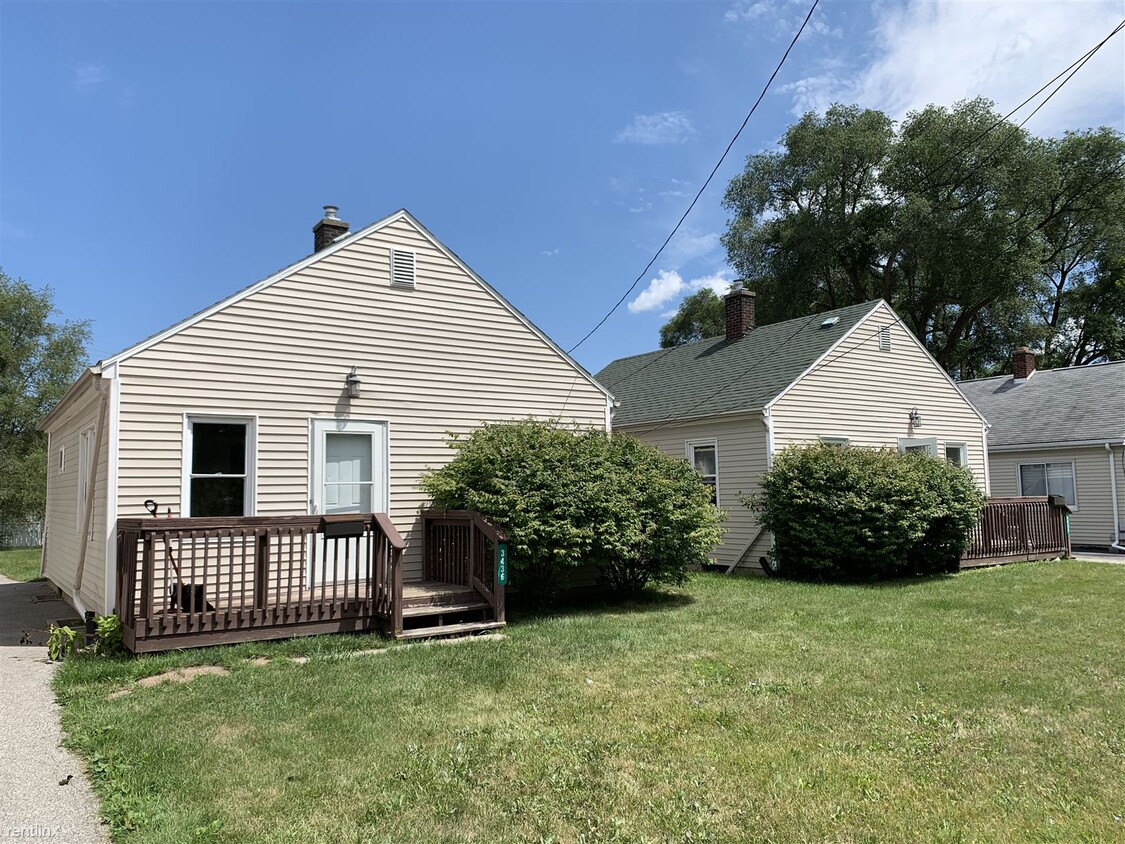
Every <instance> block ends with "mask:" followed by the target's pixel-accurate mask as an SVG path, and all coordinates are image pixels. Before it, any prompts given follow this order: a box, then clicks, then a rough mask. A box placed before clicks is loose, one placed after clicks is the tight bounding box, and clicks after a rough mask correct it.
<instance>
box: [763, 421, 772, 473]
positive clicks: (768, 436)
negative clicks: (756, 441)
mask: <svg viewBox="0 0 1125 844" xmlns="http://www.w3.org/2000/svg"><path fill="white" fill-rule="evenodd" d="M762 424H763V425H765V426H766V470H767V471H768V470H770V469H772V468H773V417H772V416H771V415H770V409H769V408H768V407H767V408H766V409H765V410H763V411H762Z"/></svg>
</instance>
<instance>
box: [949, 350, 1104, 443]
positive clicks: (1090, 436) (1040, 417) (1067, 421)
mask: <svg viewBox="0 0 1125 844" xmlns="http://www.w3.org/2000/svg"><path fill="white" fill-rule="evenodd" d="M958 386H959V387H960V388H961V392H963V393H964V394H965V396H966V397H967V398H968V399H969V401H971V402H972V403H973V404H975V405H976V406H977V409H978V410H979V411H980V412H981V413H983V414H984V416H985V418H986V419H988V421H989V422H990V423H991V425H992V428H991V430H989V432H988V444H989V446H990V447H992V446H1019V445H1034V444H1041V443H1069V442H1073V443H1079V442H1090V441H1095V440H1100V441H1102V442H1108V441H1114V442H1125V361H1116V362H1113V363H1101V364H1093V365H1090V366H1072V367H1068V368H1067V369H1037V370H1035V372H1033V373H1032V374H1031V377H1030V378H1028V379H1027V380H1026V381H1025V382H1024V383H1022V384H1016V383H1015V382H1014V381H1013V379H1012V376H1010V375H999V376H997V377H995V378H981V379H978V380H975V381H961V382H960V383H959V384H958Z"/></svg>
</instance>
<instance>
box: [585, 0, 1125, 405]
mask: <svg viewBox="0 0 1125 844" xmlns="http://www.w3.org/2000/svg"><path fill="white" fill-rule="evenodd" d="M810 14H811V12H810ZM807 22H808V19H807V18H806V23H807ZM1122 29H1125V20H1123V21H1121V22H1120V23H1118V24H1117V26H1116V27H1114V29H1113V30H1112V31H1111V32H1110V33H1109V34H1108V35H1107V36H1105V38H1103V39H1102V40H1101V41H1099V42H1098V43H1097V44H1095V45H1094V46H1093V47H1091V48H1090V49H1089V50H1087V51H1086V52H1085V53H1083V54H1082V55H1081V56H1079V57H1078V58H1077V59H1075V60H1074V61H1073V62H1071V63H1070V64H1069V65H1067V66H1066V67H1065V68H1063V69H1062V70H1061V71H1059V72H1058V73H1057V74H1055V75H1054V76H1053V77H1052V78H1051V79H1049V80H1047V81H1046V82H1045V83H1044V84H1043V85H1041V86H1040V87H1039V88H1038V89H1036V90H1035V91H1034V92H1033V93H1032V94H1031V95H1029V96H1028V97H1026V98H1025V99H1024V100H1023V101H1022V102H1021V103H1020V104H1019V105H1017V106H1016V107H1015V108H1013V109H1012V110H1011V111H1009V112H1008V113H1007V114H1005V115H1003V116H1002V117H998V118H997V119H996V120H994V121H993V122H992V123H990V124H989V125H988V126H987V127H986V128H985V129H984V130H983V131H982V132H980V133H979V134H977V135H976V136H974V137H973V138H972V139H970V140H969V142H968V143H966V144H964V145H962V146H961V147H960V148H958V149H957V150H955V151H954V152H952V153H951V154H950V155H948V156H947V157H946V158H944V159H942V160H941V161H940V162H939V163H938V164H937V166H936V167H934V168H933V169H932V170H929V171H927V173H925V174H923V176H922V178H921V179H920V180H919V182H918V184H917V185H916V186H915V188H920V187H922V182H923V180H927V179H928V180H929V181H930V182H931V183H932V182H933V180H934V177H935V176H937V175H938V174H939V173H940V172H941V171H942V170H943V169H945V168H946V167H947V166H948V165H950V164H952V163H953V162H954V161H957V160H958V159H959V158H960V157H961V156H962V155H963V154H964V153H965V152H968V150H970V149H971V148H972V147H974V146H976V145H977V144H978V143H980V142H981V141H982V140H984V139H985V138H986V137H988V136H989V135H990V134H992V132H993V131H995V130H996V128H997V127H999V126H1001V125H1003V124H1004V123H1005V122H1006V121H1008V120H1009V119H1010V118H1011V117H1012V116H1013V115H1015V114H1016V112H1018V111H1020V110H1021V109H1023V108H1024V106H1026V105H1028V104H1029V103H1030V102H1032V101H1033V100H1034V99H1035V98H1036V97H1038V96H1039V95H1040V94H1042V93H1043V92H1044V91H1046V90H1047V89H1048V88H1050V87H1051V86H1052V85H1054V83H1056V82H1059V80H1060V79H1062V81H1061V82H1059V84H1058V86H1057V87H1056V88H1055V89H1054V90H1053V91H1051V93H1050V94H1049V95H1048V96H1047V97H1046V98H1045V99H1044V100H1043V102H1041V103H1039V105H1037V106H1036V107H1035V109H1034V110H1033V111H1032V112H1031V113H1030V114H1028V115H1027V117H1025V118H1024V119H1023V120H1022V121H1021V122H1020V123H1019V124H1018V126H1014V127H1012V129H1011V132H1010V133H1009V136H1008V137H1007V138H1006V139H1004V141H1002V142H1001V143H1000V144H997V146H996V147H995V148H994V149H993V150H992V151H991V152H990V153H988V155H986V156H985V157H984V158H982V159H981V160H980V161H979V162H977V164H976V165H975V166H974V167H972V168H971V169H970V170H969V172H968V173H966V174H965V178H968V177H969V176H971V175H973V174H974V173H975V172H976V171H978V170H979V169H980V168H981V167H983V166H984V165H985V164H986V163H988V161H989V160H990V159H991V158H992V157H993V156H995V155H996V154H998V153H999V152H1001V151H1002V150H1003V149H1004V148H1005V147H1006V146H1007V145H1008V144H1009V143H1011V141H1012V140H1014V139H1015V138H1016V137H1017V136H1018V133H1019V130H1020V129H1022V128H1023V127H1024V126H1025V125H1026V124H1027V122H1028V121H1029V120H1031V118H1032V117H1034V116H1035V114H1036V113H1037V112H1038V111H1039V110H1040V109H1041V108H1043V106H1045V105H1046V104H1047V103H1048V102H1050V100H1051V98H1052V97H1054V96H1055V94H1057V93H1058V92H1059V91H1060V90H1061V89H1062V87H1063V86H1064V85H1066V83H1067V82H1069V81H1070V80H1071V79H1072V78H1073V77H1074V75H1075V74H1076V73H1077V72H1078V71H1079V70H1081V69H1082V68H1083V67H1084V66H1085V65H1086V63H1087V62H1088V61H1090V59H1092V58H1093V57H1094V55H1095V54H1096V53H1097V52H1098V51H1099V50H1101V48H1102V47H1104V46H1105V45H1106V44H1107V43H1108V42H1109V41H1110V40H1111V39H1112V38H1113V37H1114V36H1115V35H1117V34H1118V33H1119V32H1121V30H1122ZM797 36H798V37H799V36H800V32H798V33H797ZM793 40H794V43H796V38H794V39H793ZM790 48H792V44H791V45H790ZM786 55H788V51H786ZM782 62H784V58H783V59H782ZM779 69H780V65H779ZM775 74H776V71H775ZM1064 76H1065V77H1066V78H1065V79H1063V77H1064ZM771 81H772V77H771ZM767 87H768V84H767ZM763 93H764V92H763ZM759 100H760V98H759ZM755 105H756V104H755ZM751 114H753V111H751ZM747 119H749V117H747ZM745 125H746V124H745V122H743V126H745ZM739 131H740V132H741V131H742V130H741V129H740V130H739ZM735 137H736V138H737V135H736V136H735ZM731 143H733V141H732V142H731ZM727 149H728V151H729V149H730V147H729V146H728V147H727ZM724 155H725V153H724ZM720 163H722V162H721V160H720ZM716 169H718V168H717V167H716ZM711 175H712V176H713V175H714V171H712V174H711ZM708 181H710V179H708ZM960 181H961V182H962V183H963V181H964V179H962V180H960ZM703 187H704V188H706V187H707V185H706V184H704V186H703ZM700 193H702V190H701V191H700ZM698 198H699V195H698V194H697V195H696V199H698ZM1075 198H1077V197H1075ZM692 204H693V205H694V204H695V203H694V202H693V203H692ZM688 210H689V211H690V210H691V209H690V208H689V209H688ZM934 210H937V206H935V208H934ZM684 216H687V215H686V214H685V215H684ZM680 222H681V223H682V222H683V218H681V220H680ZM677 227H678V224H677ZM912 228H913V227H910V228H908V229H907V231H906V232H903V233H902V234H909V233H911V229H912ZM673 234H675V231H673ZM669 239H670V237H669ZM897 240H898V242H901V240H902V236H901V234H900V237H899V238H898V239H897ZM667 243H668V242H667V241H665V244H664V245H665V246H667ZM663 248H664V247H663V246H662V247H661V249H663ZM896 248H897V247H896ZM659 254H660V253H659V252H658V253H657V255H659ZM1001 254H1003V253H1001ZM655 260H656V256H654V257H653V261H655ZM653 261H650V262H649V266H648V267H646V268H645V273H647V272H648V269H649V267H651V266H652V263H653ZM645 273H642V274H641V275H642V277H643V276H644V274H645ZM639 281H640V279H639V278H638V279H637V281H634V282H633V285H632V287H630V288H629V290H627V291H626V292H625V296H623V297H622V299H621V301H624V300H625V299H626V298H628V296H629V294H630V293H631V292H632V291H633V289H634V288H635V287H636V286H637V283H638V282H639ZM621 301H619V302H618V303H617V305H614V310H616V308H617V307H619V306H620V305H621ZM612 313H613V311H610V314H612ZM608 318H609V314H606V317H605V318H603V319H602V321H601V322H599V323H598V325H596V326H594V329H593V331H591V332H590V334H593V333H594V331H597V330H598V328H599V327H600V326H601V324H602V322H605V320H606V319H608ZM590 334H587V335H586V337H584V338H582V340H581V341H580V342H579V343H578V344H577V345H575V346H574V347H573V348H577V347H578V345H581V343H582V342H585V340H586V339H587V338H588V337H589V336H590ZM573 348H572V351H573ZM677 348H679V347H678V346H672V347H669V348H668V349H665V350H664V351H662V352H661V353H660V354H658V355H655V356H653V357H652V358H651V359H650V360H648V361H646V362H645V363H644V364H642V365H641V366H639V367H637V368H636V369H635V370H633V371H632V372H629V373H628V374H626V375H625V377H624V378H622V379H621V380H620V381H618V382H617V384H616V386H617V387H621V386H622V385H623V384H625V383H627V382H629V381H631V380H632V379H633V378H635V377H636V376H637V375H639V374H640V373H641V372H642V371H644V370H646V369H648V368H649V367H650V366H652V365H653V364H655V363H657V362H658V361H660V360H662V359H663V358H664V357H665V355H667V354H669V353H671V352H672V351H674V350H675V349H677Z"/></svg>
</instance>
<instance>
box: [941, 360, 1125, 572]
mask: <svg viewBox="0 0 1125 844" xmlns="http://www.w3.org/2000/svg"><path fill="white" fill-rule="evenodd" d="M1013 372H1014V373H1016V374H1014V375H1001V376H997V377H995V378H982V379H979V380H974V381H965V382H963V383H962V385H961V386H962V389H963V390H964V391H965V394H966V395H967V396H968V397H969V398H970V399H971V400H972V401H973V403H974V404H975V405H976V406H977V407H978V408H979V409H980V411H981V412H982V413H983V414H984V415H985V416H986V417H987V418H988V420H989V422H990V423H991V424H992V425H993V427H992V429H991V430H990V431H989V438H988V448H989V452H988V459H989V465H990V471H991V475H992V491H993V494H995V495H998V496H1011V495H1047V494H1051V495H1062V496H1063V497H1064V498H1066V500H1067V503H1068V504H1069V505H1070V507H1071V509H1072V512H1071V514H1070V540H1071V545H1072V546H1075V547H1087V548H1097V549H1099V550H1106V549H1111V550H1118V551H1125V547H1122V546H1123V545H1125V543H1123V542H1122V540H1123V539H1125V361H1117V362H1111V363H1102V364H1094V365H1091V366H1077V367H1069V368H1065V369H1045V370H1039V369H1036V365H1035V356H1034V354H1032V353H1031V352H1030V351H1028V350H1026V349H1020V350H1018V351H1017V352H1016V354H1015V356H1014V359H1013ZM1114 545H1117V546H1118V547H1117V548H1113V546H1114Z"/></svg>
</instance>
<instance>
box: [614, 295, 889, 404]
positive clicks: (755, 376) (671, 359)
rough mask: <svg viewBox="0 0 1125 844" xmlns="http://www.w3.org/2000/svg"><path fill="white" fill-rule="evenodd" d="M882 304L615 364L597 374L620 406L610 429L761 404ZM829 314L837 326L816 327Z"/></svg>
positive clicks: (780, 323)
mask: <svg viewBox="0 0 1125 844" xmlns="http://www.w3.org/2000/svg"><path fill="white" fill-rule="evenodd" d="M880 301H881V300H875V301H872V302H864V303H863V304H860V305H851V306H849V307H846V308H839V309H837V310H835V311H826V312H825V313H820V314H815V315H813V316H810V317H801V318H800V319H792V320H787V321H786V322H776V323H773V324H771V325H763V326H761V327H760V328H755V329H754V330H753V331H751V332H750V333H749V334H747V335H746V336H745V337H742V338H740V339H738V340H727V339H726V338H725V337H712V338H709V339H706V340H700V341H698V342H695V343H687V344H685V345H683V346H676V347H674V348H671V349H660V350H659V351H655V352H647V353H646V354H643V355H634V356H633V357H627V358H620V359H618V360H615V361H613V362H612V363H610V364H609V365H608V366H606V367H605V369H603V370H602V371H601V372H599V373H598V374H597V375H596V376H595V377H596V378H597V380H598V381H600V382H601V383H602V384H603V385H604V386H605V387H606V389H608V390H609V391H610V392H611V393H613V395H614V397H615V398H616V399H617V400H618V401H619V402H620V406H619V407H618V409H617V413H616V414H615V415H614V419H613V424H614V425H635V424H638V423H645V422H662V421H667V420H669V419H678V418H691V417H696V416H710V415H712V414H716V413H729V412H734V411H739V410H756V409H758V408H760V407H764V406H765V405H766V404H768V403H769V401H770V400H771V399H773V398H774V397H775V396H776V395H777V394H778V393H780V392H781V391H782V390H784V389H785V388H786V387H788V386H789V385H790V384H791V383H793V381H794V380H796V378H797V377H798V376H799V375H801V373H802V372H804V371H805V370H806V369H808V368H809V366H811V365H812V364H813V363H814V362H815V361H816V360H817V358H819V357H820V356H821V355H822V354H824V353H825V352H826V351H828V349H830V348H831V347H832V345H833V344H834V343H835V342H836V341H837V340H839V339H840V338H841V337H843V336H844V335H845V334H847V333H848V332H849V331H850V330H851V329H852V328H854V327H855V326H856V325H857V324H858V323H859V322H860V321H861V320H862V319H863V318H864V317H866V316H867V315H868V314H869V313H871V312H872V311H873V310H874V309H875V308H876V306H877V305H878V304H879V303H880ZM829 317H838V318H839V319H838V320H837V321H836V322H835V324H833V325H830V326H826V327H821V326H822V323H824V321H825V320H827V319H828V318H829Z"/></svg>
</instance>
